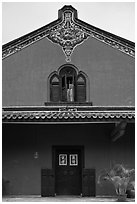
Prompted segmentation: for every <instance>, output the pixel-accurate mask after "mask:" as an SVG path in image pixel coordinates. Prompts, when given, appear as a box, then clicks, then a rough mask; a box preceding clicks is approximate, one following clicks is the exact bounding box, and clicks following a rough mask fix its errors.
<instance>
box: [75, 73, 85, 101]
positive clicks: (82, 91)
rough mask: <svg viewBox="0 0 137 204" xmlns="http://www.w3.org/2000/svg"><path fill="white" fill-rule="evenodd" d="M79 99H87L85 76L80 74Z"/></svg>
mask: <svg viewBox="0 0 137 204" xmlns="http://www.w3.org/2000/svg"><path fill="white" fill-rule="evenodd" d="M77 101H78V102H85V101H86V82H85V78H84V77H83V76H79V77H78V80H77Z"/></svg>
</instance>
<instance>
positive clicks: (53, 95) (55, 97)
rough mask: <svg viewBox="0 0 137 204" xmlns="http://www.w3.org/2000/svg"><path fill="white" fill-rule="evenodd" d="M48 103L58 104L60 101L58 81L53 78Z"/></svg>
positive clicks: (55, 77)
mask: <svg viewBox="0 0 137 204" xmlns="http://www.w3.org/2000/svg"><path fill="white" fill-rule="evenodd" d="M50 101H51V102H59V101H60V86H59V79H58V78H57V76H54V77H53V78H52V80H51V82H50Z"/></svg>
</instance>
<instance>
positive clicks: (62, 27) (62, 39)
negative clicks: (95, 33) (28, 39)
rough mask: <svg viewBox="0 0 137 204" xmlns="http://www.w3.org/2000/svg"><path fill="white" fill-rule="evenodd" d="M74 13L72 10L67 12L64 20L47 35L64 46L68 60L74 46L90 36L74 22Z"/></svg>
mask: <svg viewBox="0 0 137 204" xmlns="http://www.w3.org/2000/svg"><path fill="white" fill-rule="evenodd" d="M73 15H74V13H72V12H71V11H68V12H65V13H64V18H63V22H62V23H61V24H59V25H57V26H55V27H54V28H51V29H50V31H49V34H48V35H47V37H48V38H49V39H50V40H51V41H52V42H54V43H57V44H59V45H60V46H61V47H62V49H63V51H64V53H65V55H66V61H67V62H69V61H71V54H72V52H73V50H74V48H75V47H76V46H77V45H78V44H80V43H82V42H83V41H84V40H86V39H87V38H88V37H89V36H90V35H89V34H88V33H87V32H85V31H83V29H81V28H80V26H78V25H76V24H75V23H74V20H73Z"/></svg>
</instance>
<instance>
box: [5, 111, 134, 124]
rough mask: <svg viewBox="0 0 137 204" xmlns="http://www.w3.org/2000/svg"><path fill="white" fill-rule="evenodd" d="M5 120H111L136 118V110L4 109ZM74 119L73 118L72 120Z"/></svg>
mask: <svg viewBox="0 0 137 204" xmlns="http://www.w3.org/2000/svg"><path fill="white" fill-rule="evenodd" d="M2 119H3V122H14V121H15V122H17V121H21V122H23V121H24V122H25V121H26V122H30V121H33V122H39V121H40V122H41V121H48V120H49V121H50V120H62V119H63V120H64V119H65V120H67V119H68V120H69V119H71V120H72V119H76V120H77V119H78V120H79V119H89V120H91V121H94V120H95V121H96V119H97V120H98V121H102V120H103V121H104V120H105V121H107V120H108V121H110V120H121V119H122V120H124V119H128V120H134V119H135V112H134V111H111V112H110V111H77V110H75V109H74V110H72V109H71V110H69V109H68V110H61V111H60V110H59V111H3V113H2ZM72 121H73V120H72Z"/></svg>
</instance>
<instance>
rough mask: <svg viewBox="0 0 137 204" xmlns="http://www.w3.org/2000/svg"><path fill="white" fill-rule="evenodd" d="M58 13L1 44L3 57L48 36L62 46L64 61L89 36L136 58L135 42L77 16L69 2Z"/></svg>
mask: <svg viewBox="0 0 137 204" xmlns="http://www.w3.org/2000/svg"><path fill="white" fill-rule="evenodd" d="M58 14H59V15H58V19H57V20H55V21H53V22H51V23H50V24H48V25H46V26H43V27H41V28H39V29H37V30H35V31H33V32H31V33H28V34H26V35H24V36H22V37H20V38H18V39H15V40H13V41H11V42H9V43H7V44H5V45H3V46H2V58H3V59H4V58H6V57H8V56H10V55H12V54H14V53H16V52H19V51H21V50H22V49H24V48H26V47H28V46H30V45H32V44H33V43H35V42H37V41H39V40H41V39H43V38H45V37H47V38H48V39H49V40H50V41H51V42H53V43H57V44H58V45H60V46H61V47H62V50H63V52H64V54H65V56H66V61H67V62H70V61H71V55H72V53H73V51H74V49H75V47H76V46H77V45H79V44H81V43H83V42H84V41H85V40H86V39H88V37H89V36H91V37H93V38H95V39H96V40H99V41H101V42H103V43H105V44H106V45H108V46H111V47H112V48H115V49H117V50H119V51H121V52H123V53H124V54H126V55H129V56H130V57H133V58H135V43H133V42H131V41H129V40H126V39H124V38H121V37H119V36H116V35H114V34H112V33H109V32H107V31H104V30H102V29H100V28H97V27H94V26H92V25H89V24H87V23H85V22H83V21H81V20H79V19H78V18H77V10H76V9H74V8H73V7H72V6H64V7H63V8H62V9H60V10H59V13H58Z"/></svg>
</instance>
